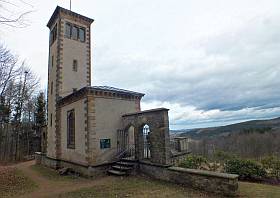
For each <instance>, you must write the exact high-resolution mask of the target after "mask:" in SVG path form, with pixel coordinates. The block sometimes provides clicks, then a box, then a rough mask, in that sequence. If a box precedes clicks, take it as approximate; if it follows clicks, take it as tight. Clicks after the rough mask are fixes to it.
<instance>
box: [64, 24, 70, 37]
mask: <svg viewBox="0 0 280 198" xmlns="http://www.w3.org/2000/svg"><path fill="white" fill-rule="evenodd" d="M65 36H66V37H67V38H71V24H70V23H66V26H65Z"/></svg>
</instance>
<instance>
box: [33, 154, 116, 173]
mask: <svg viewBox="0 0 280 198" xmlns="http://www.w3.org/2000/svg"><path fill="white" fill-rule="evenodd" d="M35 160H36V164H39V165H43V166H46V167H50V168H53V169H59V168H63V167H67V168H71V169H73V170H75V171H76V172H78V173H79V174H80V175H82V176H84V177H91V178H95V177H102V176H105V175H106V174H107V170H108V169H109V167H110V166H111V165H112V164H104V165H100V166H85V165H82V164H76V163H71V162H67V161H63V160H57V159H53V158H50V157H47V156H46V155H45V154H42V153H39V152H37V153H35Z"/></svg>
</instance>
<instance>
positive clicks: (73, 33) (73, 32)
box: [65, 23, 86, 42]
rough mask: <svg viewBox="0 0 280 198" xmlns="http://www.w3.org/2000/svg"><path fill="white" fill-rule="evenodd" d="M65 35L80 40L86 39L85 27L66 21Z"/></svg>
mask: <svg viewBox="0 0 280 198" xmlns="http://www.w3.org/2000/svg"><path fill="white" fill-rule="evenodd" d="M65 37H66V38H69V39H74V40H79V41H81V42H85V41H86V28H84V27H79V26H77V25H73V24H71V23H66V25H65Z"/></svg>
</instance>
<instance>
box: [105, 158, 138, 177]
mask: <svg viewBox="0 0 280 198" xmlns="http://www.w3.org/2000/svg"><path fill="white" fill-rule="evenodd" d="M135 162H136V161H135V160H133V159H129V158H122V159H121V160H120V161H118V162H116V163H114V164H113V165H112V166H111V168H110V169H109V170H108V171H107V173H108V174H109V175H114V176H128V175H130V174H131V172H132V171H134V169H135Z"/></svg>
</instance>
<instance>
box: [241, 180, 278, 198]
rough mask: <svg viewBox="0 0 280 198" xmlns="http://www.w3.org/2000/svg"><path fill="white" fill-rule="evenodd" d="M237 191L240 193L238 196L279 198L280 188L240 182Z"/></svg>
mask: <svg viewBox="0 0 280 198" xmlns="http://www.w3.org/2000/svg"><path fill="white" fill-rule="evenodd" d="M239 191H240V195H241V196H245V197H252V198H255V197H265V198H279V197H280V186H272V185H265V184H256V183H248V182H240V183H239Z"/></svg>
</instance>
